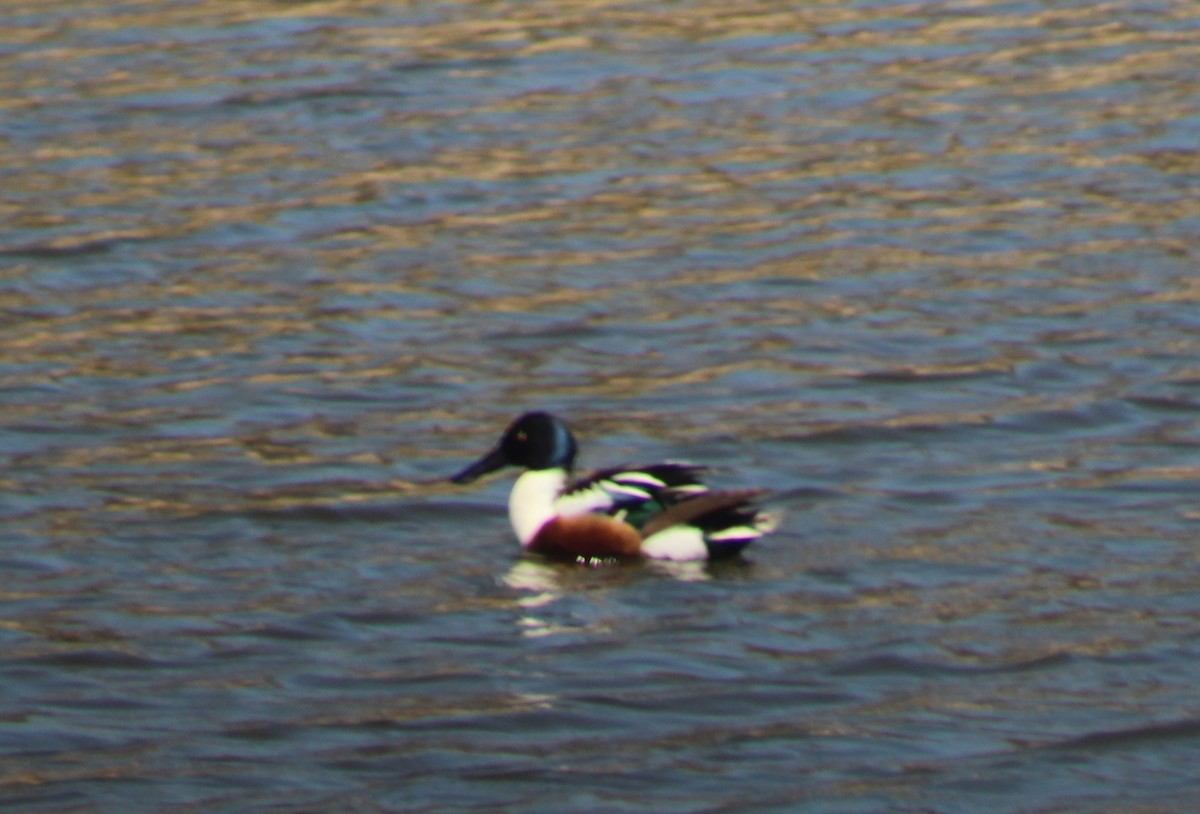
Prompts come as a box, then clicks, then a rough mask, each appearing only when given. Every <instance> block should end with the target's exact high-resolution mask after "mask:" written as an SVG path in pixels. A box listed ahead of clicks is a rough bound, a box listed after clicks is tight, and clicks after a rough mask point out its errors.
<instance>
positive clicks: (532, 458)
mask: <svg viewBox="0 0 1200 814" xmlns="http://www.w3.org/2000/svg"><path fill="white" fill-rule="evenodd" d="M578 449H579V447H578V444H577V442H576V440H575V436H574V434H573V433H572V432H571V429H570V428H569V427H568V426H567V424H566V422H564V421H563V420H562V419H560V418H558V417H557V416H555V415H552V414H550V413H547V412H543V411H535V412H528V413H525V414H523V415H521V416H519V417H518V418H517V419H515V420H514V421H513V422H512V423H511V424H510V425H509V426H508V428H507V429H506V430H505V431H504V433H503V435H502V436H501V437H500V441H499V442H498V443H497V444H496V445H495V446H494V447H493V448H492V449H491V450H489V451H488V452H487V453H485V454H484V455H483V456H482V457H480V458H479V459H478V460H477V461H475V462H474V463H472V464H471V465H469V466H467V467H466V468H465V469H463V470H462V471H460V472H458V473H457V474H455V475H453V476H452V477H451V478H449V480H450V482H451V483H454V484H459V485H462V484H469V483H472V482H474V481H476V480H478V479H479V478H482V477H483V476H485V475H488V474H490V473H492V472H496V471H498V470H501V469H504V468H506V467H516V468H518V469H520V470H521V473H520V475H519V476H518V477H517V479H516V482H515V483H514V484H513V488H512V492H511V493H510V494H509V498H508V517H509V521H510V522H511V524H512V529H513V532H514V534H515V535H516V537H517V540H518V541H519V542H520V544H521V547H522V548H523V549H524V550H525V551H528V552H532V553H536V554H540V555H543V556H545V557H548V558H551V559H566V560H574V561H577V562H581V563H592V564H596V563H600V562H606V561H622V560H638V559H651V560H673V561H698V560H721V559H730V558H734V557H738V556H739V555H741V553H742V551H743V550H744V549H745V548H746V547H747V546H748V545H750V544H751V543H753V542H754V541H755V540H758V539H760V538H761V537H763V536H765V535H767V534H769V533H771V532H773V531H774V530H775V529H776V527H777V524H778V515H777V514H776V513H774V512H770V511H767V510H765V509H763V508H761V507H760V506H759V501H760V500H761V498H762V497H763V496H764V495H766V494H767V492H768V490H766V489H755V488H751V489H724V490H713V489H709V487H708V486H707V485H705V484H704V482H703V481H702V479H701V478H702V476H703V475H704V473H705V472H706V471H707V467H704V466H698V465H695V464H688V463H678V462H665V463H657V464H649V465H645V466H617V467H611V468H607V469H601V470H597V471H595V472H592V473H591V474H588V475H586V476H584V477H579V478H576V477H575V476H574V468H575V458H576V455H577V453H578Z"/></svg>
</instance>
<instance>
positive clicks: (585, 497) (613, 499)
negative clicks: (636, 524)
mask: <svg viewBox="0 0 1200 814" xmlns="http://www.w3.org/2000/svg"><path fill="white" fill-rule="evenodd" d="M704 469H705V468H704V467H703V466H696V465H693V464H683V463H663V464H649V465H647V466H617V467H613V468H611V469H602V470H599V471H597V472H593V473H592V474H590V475H588V476H586V477H584V478H580V479H579V480H577V481H575V482H574V483H572V484H570V485H569V486H568V487H567V488H566V490H565V491H564V492H563V494H562V496H561V497H560V498H559V499H558V502H557V504H556V509H557V510H558V512H559V514H561V515H563V516H571V515H576V514H586V513H588V512H603V513H606V514H615V513H617V512H630V511H635V510H637V509H640V508H643V507H646V506H647V505H648V504H650V505H651V506H653V508H654V509H655V510H656V511H657V510H658V509H660V508H662V507H664V506H667V505H670V504H671V503H675V502H677V501H679V500H680V499H682V498H685V497H690V496H692V495H698V494H702V493H704V492H707V491H708V487H707V486H705V485H704V483H703V482H701V480H700V475H701V473H703V472H704Z"/></svg>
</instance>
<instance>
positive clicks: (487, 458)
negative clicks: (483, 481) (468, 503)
mask: <svg viewBox="0 0 1200 814" xmlns="http://www.w3.org/2000/svg"><path fill="white" fill-rule="evenodd" d="M507 465H508V458H507V457H505V455H504V453H503V452H502V451H501V450H500V448H499V447H496V448H495V449H493V450H492V451H491V452H489V453H488V454H487V455H484V456H483V457H482V458H480V459H479V460H478V461H476V462H475V463H473V464H471V465H470V466H468V467H467V468H466V469H464V470H463V471H462V472H459V473H458V474H457V475H455V476H454V477H452V478H450V482H451V483H459V484H461V483H470V482H471V481H474V480H478V479H479V478H482V477H483V476H484V475H486V474H487V473H489V472H495V471H496V470H497V469H502V468H504V467H505V466H507Z"/></svg>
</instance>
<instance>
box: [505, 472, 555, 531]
mask: <svg viewBox="0 0 1200 814" xmlns="http://www.w3.org/2000/svg"><path fill="white" fill-rule="evenodd" d="M566 486H567V473H566V472H565V471H564V470H562V469H531V470H529V471H527V472H523V473H522V474H521V476H520V477H519V478H517V482H516V483H515V484H513V489H512V493H511V494H509V496H508V519H509V521H511V522H512V527H513V531H514V532H516V535H517V539H518V540H520V541H521V545H523V546H525V547H526V548H528V547H529V546H530V545H531V544H532V543H533V538H534V537H536V536H537V533H538V532H539V531H540V530H541V528H542V526H544V525H546V523H547V522H548V521H549V520H550V519H551V518H552V517H554V514H555V512H554V502H555V501H556V500H558V498H559V496H560V495H562V493H563V489H565V488H566Z"/></svg>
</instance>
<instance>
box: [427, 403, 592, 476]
mask: <svg viewBox="0 0 1200 814" xmlns="http://www.w3.org/2000/svg"><path fill="white" fill-rule="evenodd" d="M576 450H577V448H576V446H575V436H573V435H571V430H570V429H568V428H567V425H566V424H564V423H563V421H562V420H561V419H559V418H557V417H555V416H552V415H550V413H543V412H533V413H525V414H524V415H523V416H521V417H520V418H518V419H517V420H516V421H514V422H513V423H512V424H510V425H509V427H508V429H507V430H505V431H504V435H503V437H501V439H500V443H498V444H497V445H496V446H495V447H494V448H493V449H492V450H491V451H490V452H488V453H487V454H486V455H484V456H483V457H482V458H480V459H479V460H478V461H476V462H475V463H473V464H471V465H470V466H468V467H467V468H466V469H464V470H463V471H461V472H459V473H458V474H457V475H455V476H454V477H452V478H450V481H451V482H452V483H470V482H471V481H473V480H476V479H477V478H480V477H482V476H484V475H486V474H488V473H489V472H495V471H496V470H497V469H503V468H504V467H506V466H518V467H521V468H522V469H565V470H570V469H571V468H572V467H573V466H574V465H575V453H576Z"/></svg>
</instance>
